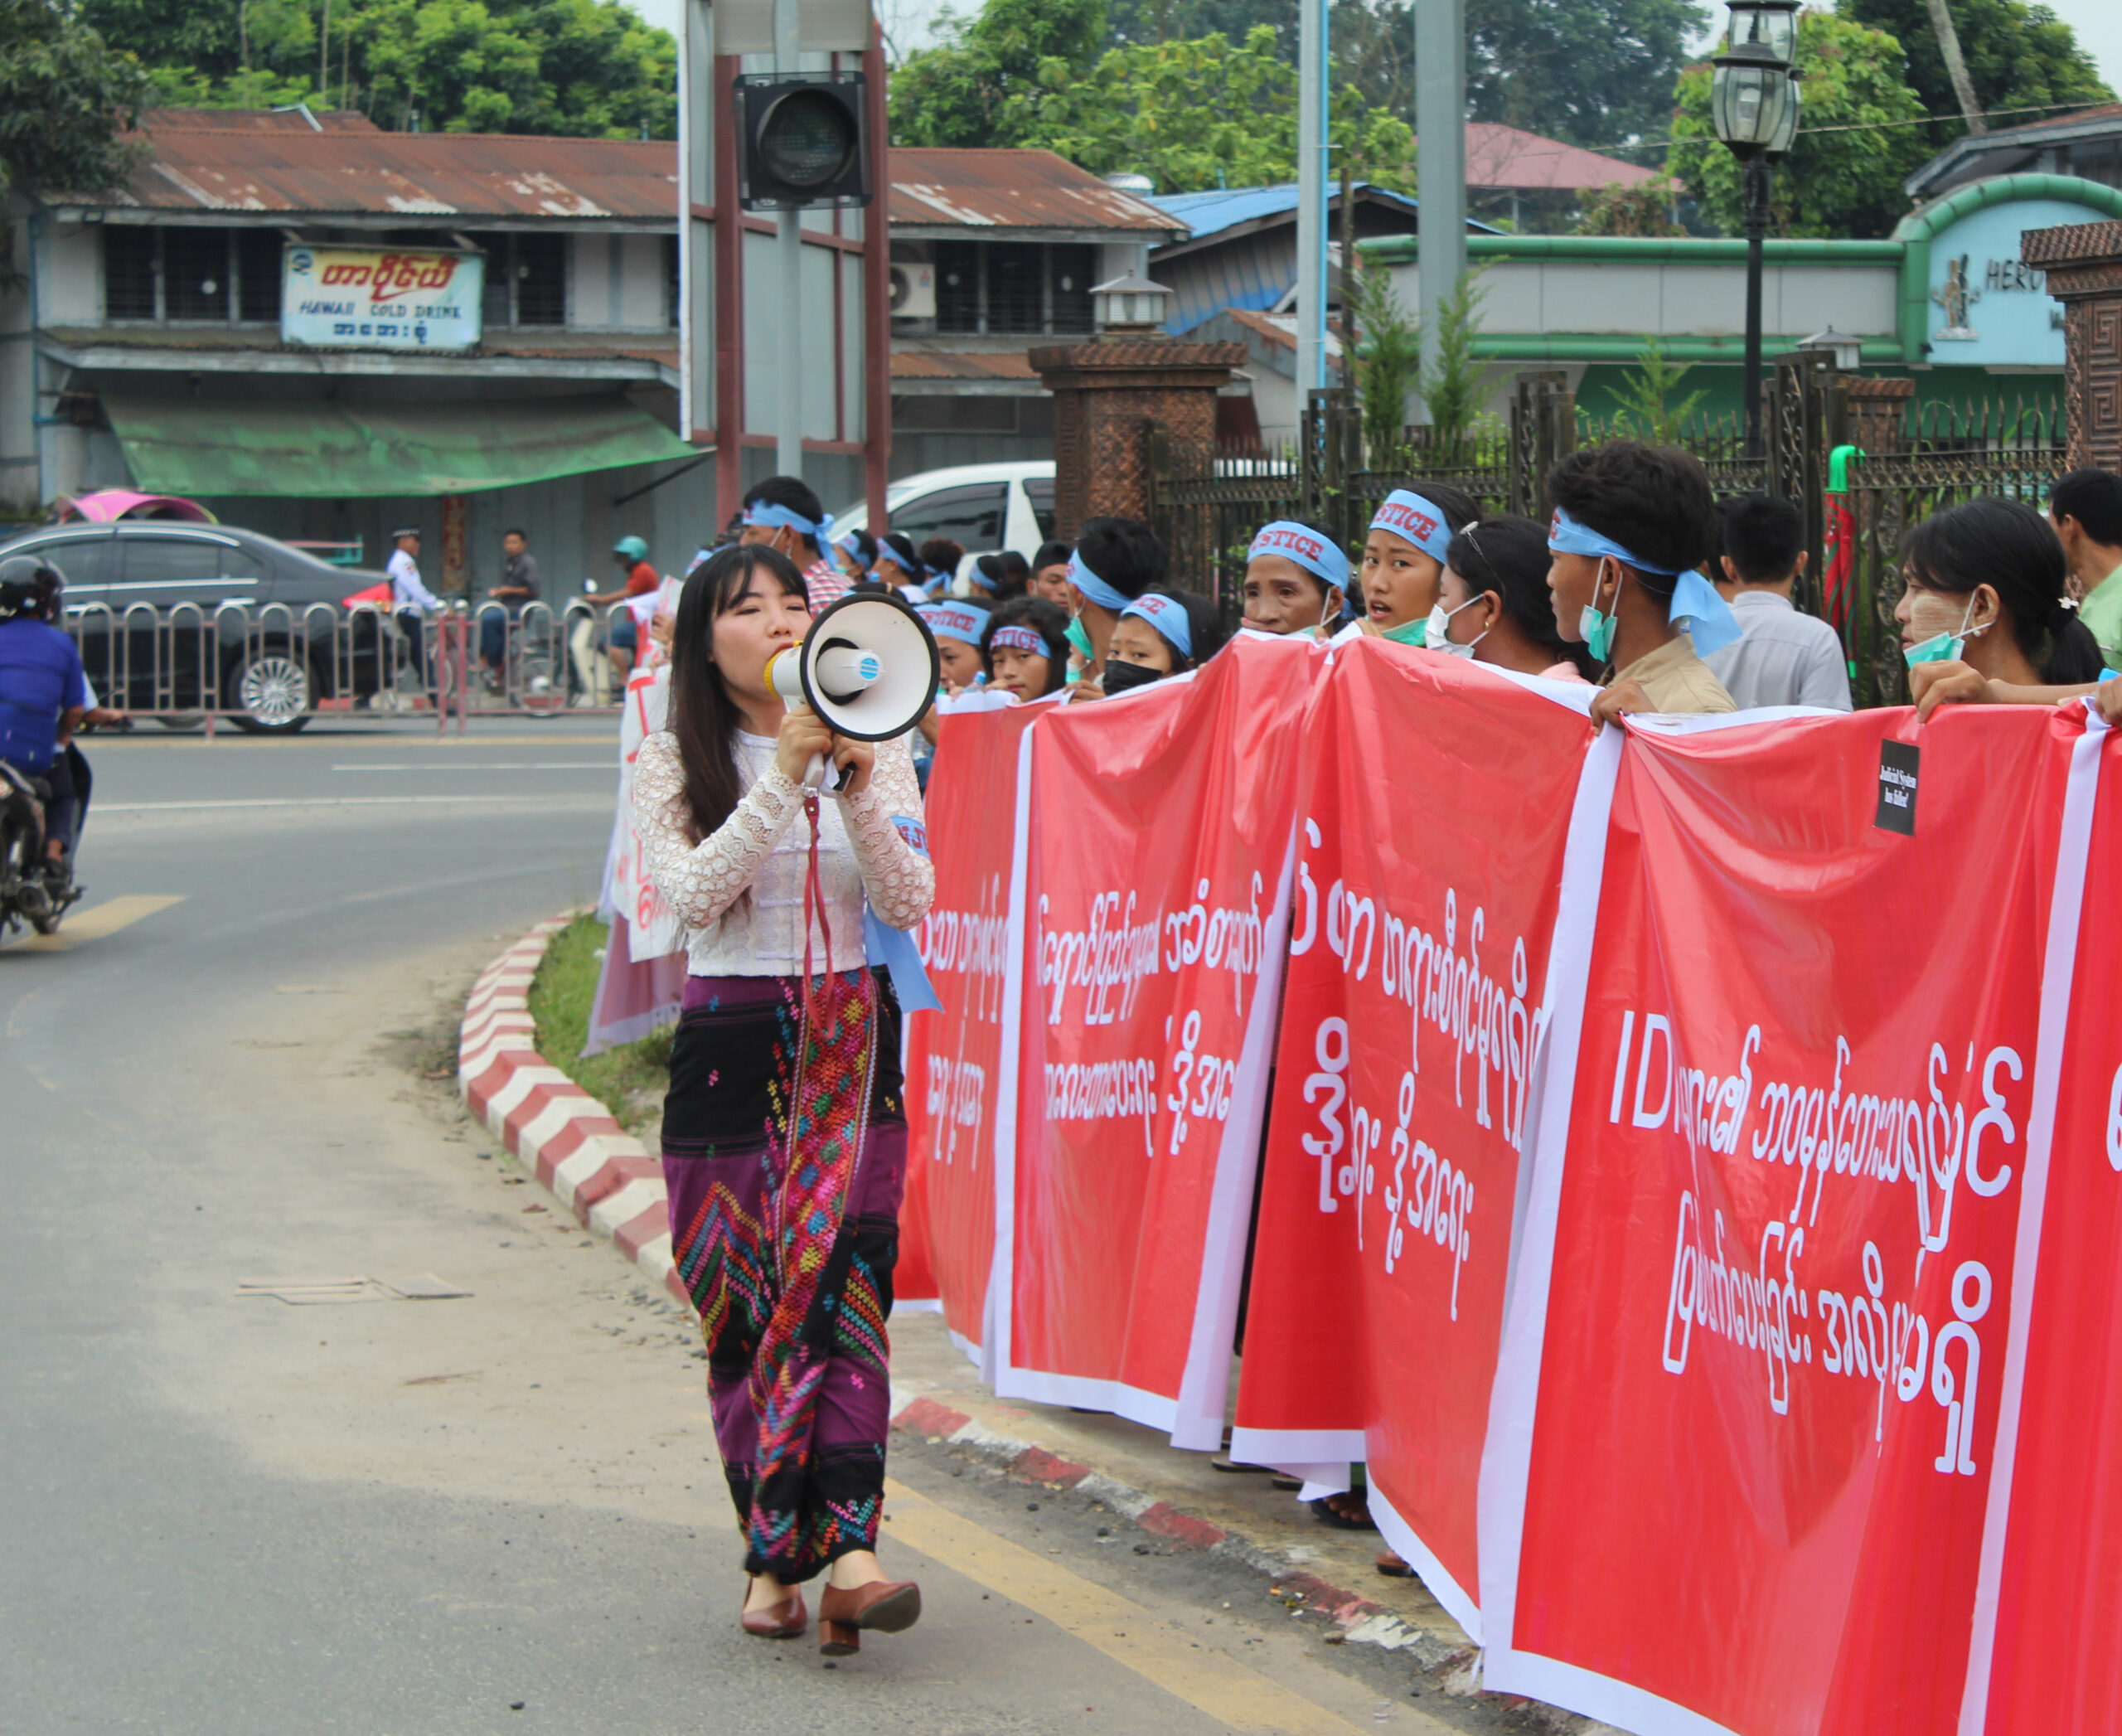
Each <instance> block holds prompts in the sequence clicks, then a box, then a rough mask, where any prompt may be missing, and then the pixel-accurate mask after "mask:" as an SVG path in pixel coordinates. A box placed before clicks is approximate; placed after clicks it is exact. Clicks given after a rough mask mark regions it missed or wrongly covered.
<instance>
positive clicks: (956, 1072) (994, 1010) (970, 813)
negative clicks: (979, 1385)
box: [894, 700, 1052, 1373]
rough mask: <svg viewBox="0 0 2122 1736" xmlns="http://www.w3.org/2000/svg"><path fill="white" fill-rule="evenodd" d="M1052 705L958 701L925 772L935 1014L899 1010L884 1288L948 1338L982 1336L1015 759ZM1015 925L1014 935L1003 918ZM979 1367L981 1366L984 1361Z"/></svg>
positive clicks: (1004, 1137) (1020, 915)
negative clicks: (895, 1208) (888, 1284)
mask: <svg viewBox="0 0 2122 1736" xmlns="http://www.w3.org/2000/svg"><path fill="white" fill-rule="evenodd" d="M1050 710H1052V707H1050V706H1010V707H1008V708H1006V709H1005V708H1004V707H1003V706H1000V704H983V703H982V702H981V701H977V700H975V701H962V702H961V703H960V706H958V708H957V709H956V710H952V712H950V713H949V714H948V715H946V716H945V717H944V718H943V720H942V729H941V730H940V731H939V733H938V735H937V741H936V758H935V762H934V764H933V767H932V768H931V769H930V772H929V774H928V799H927V803H926V807H927V813H928V836H929V838H930V840H931V841H932V846H933V851H934V857H935V863H936V901H935V903H934V904H933V906H932V907H931V908H930V909H929V912H928V919H927V920H926V921H924V922H923V924H922V925H921V928H920V929H919V931H918V938H919V942H920V946H921V958H922V962H923V964H925V965H926V966H927V967H928V980H929V982H930V983H931V984H932V985H933V987H934V988H935V991H936V998H937V1000H939V1001H942V1003H943V1004H942V1011H930V1012H917V1013H913V1014H909V1015H908V1018H907V1021H906V1023H907V1030H906V1118H907V1128H908V1141H907V1147H908V1161H907V1174H906V1199H905V1203H904V1205H903V1207H902V1208H901V1210H900V1215H899V1268H898V1273H897V1276H896V1278H895V1282H894V1290H895V1292H896V1296H897V1298H898V1299H899V1300H900V1301H907V1302H913V1301H923V1300H937V1301H940V1302H941V1304H942V1312H943V1318H944V1321H945V1322H946V1323H947V1325H948V1326H949V1327H950V1329H951V1331H952V1333H954V1334H955V1335H956V1336H957V1339H958V1341H959V1342H960V1343H961V1344H962V1345H963V1346H966V1347H967V1349H968V1350H979V1349H980V1348H981V1347H982V1346H986V1345H987V1344H988V1342H989V1341H990V1335H989V1333H988V1331H987V1328H986V1321H985V1316H986V1308H987V1292H988V1277H989V1273H990V1269H991V1268H992V1266H993V1264H994V1260H995V1166H996V1153H997V1151H998V1148H999V1147H1001V1146H1003V1145H1005V1144H1006V1143H1007V1142H1008V1134H1007V1133H1006V1132H1005V1131H1004V1130H1005V1129H1007V1128H1009V1127H1011V1126H1012V1125H1013V1119H1014V1118H1013V1113H1012V1112H1013V1111H1014V1106H1015V1070H1014V1068H1013V1067H1011V1066H1010V1065H1008V1064H1006V1063H1007V1062H1008V1061H1009V1060H1013V1059H1014V1056H1015V1040H1014V1039H1015V1026H1016V1022H1017V1021H1016V1013H1015V1006H1016V1000H1017V997H1016V995H1015V984H1014V983H1013V982H1012V981H1011V980H1010V970H1009V966H1010V962H1011V958H1012V954H1013V948H1012V946H1011V944H1010V935H1011V933H1013V932H1014V933H1016V934H1019V935H1021V934H1022V933H1023V922H1024V911H1023V906H1022V903H1021V900H1017V901H1016V902H1015V904H1013V902H1012V898H1011V889H1012V888H1013V887H1014V888H1017V889H1021V888H1022V887H1023V885H1024V880H1025V873H1024V865H1023V862H1022V860H1021V858H1020V852H1019V850H1018V846H1017V841H1018V839H1019V838H1020V836H1021V832H1022V828H1021V827H1020V824H1019V818H1020V817H1019V813H1018V806H1019V803H1018V781H1017V780H1018V763H1019V760H1020V758H1021V754H1020V748H1021V745H1022V744H1023V740H1024V736H1025V730H1027V729H1028V728H1030V725H1031V724H1032V723H1033V721H1034V720H1035V719H1037V718H1038V717H1039V716H1041V715H1044V714H1045V713H1047V712H1048V711H1050ZM1013 922H1014V923H1015V924H1016V927H1015V929H1014V930H1012V928H1011V924H1012V923H1013ZM983 1372H989V1373H991V1370H989V1369H988V1368H987V1366H986V1363H985V1361H984V1360H983Z"/></svg>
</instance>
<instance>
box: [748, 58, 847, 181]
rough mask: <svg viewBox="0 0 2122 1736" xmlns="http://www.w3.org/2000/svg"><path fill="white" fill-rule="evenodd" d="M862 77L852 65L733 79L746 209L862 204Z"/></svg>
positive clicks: (749, 74)
mask: <svg viewBox="0 0 2122 1736" xmlns="http://www.w3.org/2000/svg"><path fill="white" fill-rule="evenodd" d="M869 95H870V93H869V82H868V80H866V79H865V78H864V77H863V75H861V74H860V73H859V72H796V73H782V72H775V73H745V74H743V75H740V76H739V78H738V80H737V193H738V202H739V204H741V205H742V206H744V209H745V210H746V211H783V210H787V209H790V208H792V207H795V206H806V205H867V204H868V203H869V202H870V193H871V169H870V141H869V134H868V129H867V128H866V126H865V117H866V113H867V109H868V107H869Z"/></svg>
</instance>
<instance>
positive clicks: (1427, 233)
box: [1415, 0, 1466, 419]
mask: <svg viewBox="0 0 2122 1736" xmlns="http://www.w3.org/2000/svg"><path fill="white" fill-rule="evenodd" d="M1415 148H1416V153H1417V155H1416V158H1415V177H1416V179H1415V186H1416V192H1417V202H1418V203H1419V205H1420V206H1421V211H1420V214H1419V216H1417V219H1416V221H1417V225H1419V233H1420V235H1421V255H1420V257H1421V261H1422V264H1421V272H1422V376H1423V378H1424V380H1425V381H1427V379H1428V378H1429V376H1431V374H1432V372H1433V371H1435V369H1436V347H1437V339H1438V337H1439V335H1440V334H1441V332H1442V330H1443V327H1444V308H1445V304H1446V303H1448V302H1449V301H1450V300H1451V297H1452V295H1453V293H1454V292H1455V291H1456V290H1457V289H1458V287H1459V279H1461V278H1462V277H1464V276H1465V275H1466V0H1415ZM1422 415H1423V416H1424V418H1425V419H1427V416H1428V415H1429V406H1428V405H1427V404H1425V405H1423V406H1422Z"/></svg>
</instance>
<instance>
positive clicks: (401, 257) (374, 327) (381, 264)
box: [280, 245, 487, 350]
mask: <svg viewBox="0 0 2122 1736" xmlns="http://www.w3.org/2000/svg"><path fill="white" fill-rule="evenodd" d="M285 257H286V268H285V276H284V278H283V282H282V286H281V294H280V341H281V342H283V343H298V344H307V345H309V346H311V347H313V348H318V349H356V350H463V349H468V348H470V347H471V346H472V345H473V344H475V343H477V342H478V341H479V335H480V330H481V327H480V318H479V315H480V303H481V299H482V295H483V293H484V291H485V288H486V265H487V259H486V255H484V254H482V253H469V252H467V253H455V252H446V251H445V252H437V251H434V250H419V251H417V252H415V251H408V250H400V249H396V248H387V247H309V246H300V245H298V246H291V247H289V248H288V250H287V254H286V256H285Z"/></svg>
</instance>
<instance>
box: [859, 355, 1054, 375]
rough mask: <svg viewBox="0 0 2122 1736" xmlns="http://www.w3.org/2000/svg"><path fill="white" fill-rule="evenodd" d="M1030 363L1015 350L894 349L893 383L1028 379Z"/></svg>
mask: <svg viewBox="0 0 2122 1736" xmlns="http://www.w3.org/2000/svg"><path fill="white" fill-rule="evenodd" d="M1036 377H1037V376H1035V375H1034V374H1033V372H1032V368H1031V363H1030V361H1028V360H1026V359H1025V354H1024V352H1022V351H1021V350H1018V351H995V350H989V351H971V352H963V351H961V352H952V351H939V350H929V349H923V350H896V349H895V350H894V351H893V352H892V378H893V379H894V380H1031V379H1034V378H1036Z"/></svg>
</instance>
